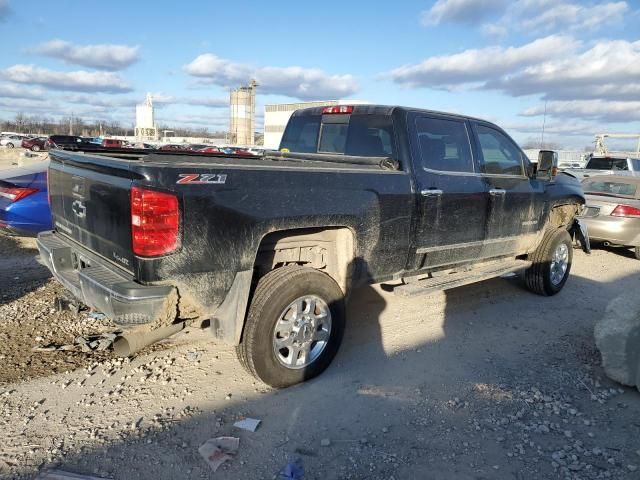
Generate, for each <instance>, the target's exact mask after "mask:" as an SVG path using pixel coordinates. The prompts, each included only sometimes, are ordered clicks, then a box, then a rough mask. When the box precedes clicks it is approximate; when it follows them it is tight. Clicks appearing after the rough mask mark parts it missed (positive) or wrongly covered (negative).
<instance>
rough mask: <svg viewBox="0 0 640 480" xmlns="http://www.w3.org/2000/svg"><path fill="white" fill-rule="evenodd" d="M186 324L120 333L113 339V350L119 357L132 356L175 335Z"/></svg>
mask: <svg viewBox="0 0 640 480" xmlns="http://www.w3.org/2000/svg"><path fill="white" fill-rule="evenodd" d="M186 326H187V322H180V323H174V324H172V325H169V326H167V327H162V328H158V329H156V330H151V331H148V332H132V333H129V334H125V335H120V336H119V337H116V339H115V340H114V341H113V351H114V352H115V354H116V355H117V356H118V357H130V356H131V355H133V354H134V353H136V352H137V351H139V350H142V349H143V348H144V347H147V346H149V345H151V344H152V343H156V342H158V341H160V340H162V339H164V338H167V337H170V336H171V335H175V334H176V333H178V332H179V331H180V330H183V329H184V328H185V327H186Z"/></svg>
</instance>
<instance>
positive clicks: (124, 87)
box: [0, 64, 132, 93]
mask: <svg viewBox="0 0 640 480" xmlns="http://www.w3.org/2000/svg"><path fill="white" fill-rule="evenodd" d="M0 76H2V77H4V78H5V79H6V80H10V81H12V82H15V83H24V84H30V85H40V86H43V87H46V88H49V89H52V90H70V91H76V92H106V93H124V92H130V91H131V90H132V89H131V87H130V86H129V85H128V84H127V83H126V82H125V81H124V80H123V79H122V78H121V77H120V76H119V75H117V74H115V73H111V72H87V71H84V70H78V71H74V72H59V71H55V70H49V69H46V68H42V67H37V66H35V65H22V64H19V65H13V66H12V67H9V68H7V69H5V70H2V71H0Z"/></svg>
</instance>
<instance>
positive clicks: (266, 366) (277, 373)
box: [236, 266, 345, 388]
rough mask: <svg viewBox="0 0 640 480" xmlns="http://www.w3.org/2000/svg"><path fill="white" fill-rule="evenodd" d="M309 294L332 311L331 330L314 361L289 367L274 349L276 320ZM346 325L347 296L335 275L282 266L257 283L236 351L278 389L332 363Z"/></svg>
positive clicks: (245, 363) (257, 374)
mask: <svg viewBox="0 0 640 480" xmlns="http://www.w3.org/2000/svg"><path fill="white" fill-rule="evenodd" d="M306 295H314V296H316V297H319V298H320V299H321V300H322V301H324V302H325V304H326V305H327V307H328V309H329V311H330V313H331V330H330V332H329V336H328V340H327V343H326V344H325V346H324V349H323V350H321V352H320V353H319V355H318V357H317V358H316V359H315V360H314V361H312V362H311V363H310V364H309V365H307V366H304V367H302V368H298V369H293V368H288V367H286V366H284V365H283V364H282V363H281V362H280V361H279V360H278V358H277V356H276V353H275V352H274V344H273V341H274V340H273V338H274V335H275V328H276V323H277V322H278V320H279V319H280V316H281V314H282V313H283V311H285V309H287V307H288V306H289V305H290V304H291V303H292V302H294V301H295V300H296V299H299V298H300V297H303V296H306ZM344 326H345V308H344V296H343V293H342V290H341V289H340V287H339V286H338V284H337V283H336V282H335V281H334V280H333V279H332V278H331V277H329V276H328V275H327V274H325V273H322V272H320V271H318V270H314V269H313V268H307V267H298V266H295V267H283V268H278V269H276V270H274V271H272V272H269V273H268V274H267V275H265V276H264V277H262V278H261V279H260V281H259V282H258V285H257V286H256V290H255V292H254V295H253V298H252V300H251V305H250V307H249V313H248V314H247V321H246V324H245V328H244V333H243V338H242V341H241V343H240V345H238V346H237V347H236V354H237V355H238V359H239V360H240V363H241V364H242V366H243V367H244V368H245V369H246V370H247V371H248V372H249V373H251V374H252V375H253V376H254V377H256V378H257V379H259V380H260V381H262V382H264V383H266V384H267V385H270V386H272V387H276V388H284V387H288V386H291V385H295V384H296V383H300V382H303V381H305V380H309V379H311V378H313V377H315V376H317V375H319V374H321V373H322V372H323V371H324V370H325V369H326V368H327V367H328V366H329V364H330V363H331V361H332V360H333V358H334V357H335V355H336V353H337V352H338V348H339V347H340V343H341V342H342V336H343V334H344Z"/></svg>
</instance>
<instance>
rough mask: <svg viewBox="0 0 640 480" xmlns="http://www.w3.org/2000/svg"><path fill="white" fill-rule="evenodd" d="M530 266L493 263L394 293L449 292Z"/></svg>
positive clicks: (513, 262)
mask: <svg viewBox="0 0 640 480" xmlns="http://www.w3.org/2000/svg"><path fill="white" fill-rule="evenodd" d="M530 266H531V262H529V261H527V260H508V261H501V262H492V263H490V264H485V265H480V266H477V267H475V268H473V269H471V270H466V271H463V272H453V273H448V274H444V275H438V276H436V277H433V278H425V279H424V280H418V281H416V282H412V283H407V284H405V285H399V286H397V287H395V288H394V289H393V293H394V294H396V295H398V296H400V297H415V296H418V295H424V294H427V293H432V292H435V291H438V290H448V289H450V288H455V287H461V286H463V285H468V284H470V283H476V282H481V281H482V280H487V279H489V278H495V277H499V276H500V275H504V274H506V273H513V272H517V271H518V270H522V269H524V268H529V267H530Z"/></svg>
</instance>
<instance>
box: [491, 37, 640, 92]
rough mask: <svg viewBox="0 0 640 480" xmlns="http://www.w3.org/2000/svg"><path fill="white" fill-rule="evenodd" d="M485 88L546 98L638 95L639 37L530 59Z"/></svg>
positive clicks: (639, 69) (604, 42) (610, 41)
mask: <svg viewBox="0 0 640 480" xmlns="http://www.w3.org/2000/svg"><path fill="white" fill-rule="evenodd" d="M486 87H487V88H492V89H497V90H502V91H504V92H506V93H509V94H511V95H513V96H521V95H533V94H539V95H542V96H543V97H544V98H545V99H548V100H578V99H608V100H637V99H638V98H640V41H636V42H628V41H626V40H607V41H601V42H599V43H596V44H595V45H593V46H592V47H591V48H590V49H588V50H586V51H584V52H581V53H574V54H571V55H566V56H564V58H556V59H550V60H547V61H543V62H539V63H532V64H530V65H528V66H526V68H523V69H521V70H515V71H513V72H510V74H509V75H505V76H503V77H501V78H494V79H489V80H488V82H487V84H486Z"/></svg>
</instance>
